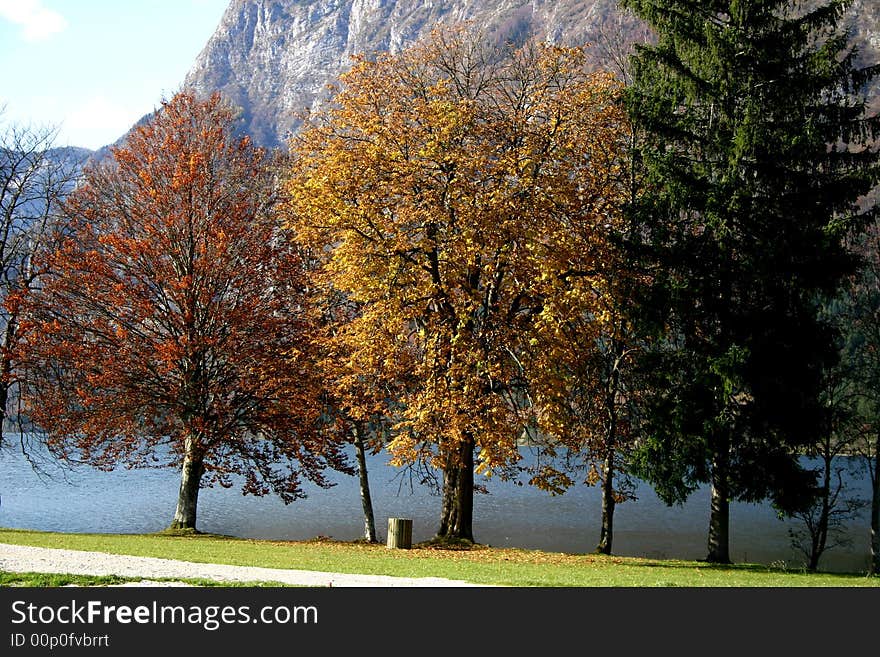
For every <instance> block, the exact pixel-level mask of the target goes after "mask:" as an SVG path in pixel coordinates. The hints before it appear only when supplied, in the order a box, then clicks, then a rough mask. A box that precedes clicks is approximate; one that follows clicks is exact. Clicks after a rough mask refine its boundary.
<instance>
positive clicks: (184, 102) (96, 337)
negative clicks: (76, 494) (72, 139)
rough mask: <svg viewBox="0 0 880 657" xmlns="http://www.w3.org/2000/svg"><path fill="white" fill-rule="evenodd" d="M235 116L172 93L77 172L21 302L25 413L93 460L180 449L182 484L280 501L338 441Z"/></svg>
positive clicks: (274, 224) (296, 293)
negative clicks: (326, 418) (78, 178)
mask: <svg viewBox="0 0 880 657" xmlns="http://www.w3.org/2000/svg"><path fill="white" fill-rule="evenodd" d="M233 128H234V114H233V113H232V111H231V110H230V109H229V108H227V107H226V106H225V105H224V104H223V103H222V102H221V100H220V98H219V96H217V95H214V96H212V97H210V98H208V99H205V100H200V99H198V98H197V97H195V95H194V94H191V93H179V94H177V95H176V96H174V97H173V98H172V99H171V100H169V101H167V102H165V103H163V105H162V108H161V110H160V111H159V112H158V114H157V115H156V116H155V117H154V118H153V120H152V121H151V122H150V123H148V124H146V125H144V126H142V127H139V128H137V129H135V130H134V132H133V133H132V134H131V135H129V137H128V138H127V141H126V143H125V144H124V145H123V146H121V147H120V148H117V149H115V150H114V152H113V159H112V161H111V162H108V163H103V164H99V165H95V166H90V167H89V168H88V169H87V170H86V172H85V176H84V180H83V181H82V184H81V185H80V186H79V188H78V189H77V190H76V191H75V193H73V195H72V196H71V198H70V199H69V201H68V203H67V205H66V212H67V215H68V218H69V226H68V227H67V229H66V230H67V234H66V235H65V238H64V239H63V241H62V242H61V245H60V247H59V248H57V249H55V250H51V251H48V252H46V253H44V254H43V256H42V257H43V259H44V260H45V261H46V263H47V269H48V270H49V271H50V272H52V273H51V275H49V276H47V277H46V278H45V280H44V282H43V285H42V287H41V289H40V290H38V291H37V292H36V293H34V294H33V295H31V297H30V298H29V299H28V301H27V303H28V310H27V312H28V328H29V335H30V338H31V339H30V342H29V345H28V353H27V362H28V364H29V366H30V367H31V368H32V370H33V372H34V373H35V376H34V379H33V385H32V387H31V388H30V390H29V391H28V392H29V401H30V409H29V412H30V414H31V415H32V417H33V418H34V420H35V421H36V422H37V423H38V424H39V425H40V426H42V427H43V428H45V430H46V431H47V432H48V441H49V445H50V447H51V448H52V449H54V450H57V451H58V452H60V453H62V454H65V455H69V456H74V457H78V458H81V459H83V460H85V461H88V462H90V463H92V464H94V465H97V466H100V467H105V468H108V469H109V468H113V467H115V466H117V465H119V464H120V463H126V464H127V465H129V466H153V465H166V464H167V465H178V464H180V463H181V461H183V462H184V463H186V462H191V463H193V464H195V466H194V470H193V471H194V472H195V473H197V475H198V476H197V477H196V486H197V485H198V483H199V481H201V483H202V484H204V485H206V484H210V483H212V482H218V483H220V484H222V485H230V484H231V483H232V479H231V477H232V475H235V474H240V475H243V476H244V478H245V482H244V489H245V491H246V492H250V493H255V494H263V493H266V492H269V491H270V490H271V491H274V492H277V493H278V494H279V495H280V496H281V497H282V499H284V500H285V501H291V500H293V499H295V498H297V497H299V496H301V494H302V492H301V488H300V476H301V474H302V473H305V475H307V476H308V477H310V478H312V479H315V480H316V481H318V482H319V483H322V482H323V478H322V475H321V470H322V468H323V467H324V466H325V465H326V464H327V463H328V462H336V461H337V456H338V455H337V454H336V451H335V448H334V447H333V446H332V445H325V444H323V443H322V442H320V441H319V439H318V438H317V437H316V435H315V434H314V433H313V432H312V430H311V427H312V426H313V423H314V420H315V418H316V415H317V413H318V411H319V409H318V406H317V404H316V402H315V399H316V394H315V388H316V385H317V383H316V382H317V379H316V377H315V373H314V370H313V367H312V365H311V362H310V358H311V357H310V352H309V340H310V337H311V335H312V332H313V329H312V324H311V320H310V318H309V316H308V313H307V312H306V311H305V309H304V308H303V306H302V303H301V300H302V295H303V285H304V282H303V281H304V278H303V267H302V262H301V260H300V259H299V256H298V254H297V253H296V252H295V251H294V250H292V249H291V248H290V246H289V244H288V243H287V241H286V240H284V239H282V238H281V237H280V226H279V222H278V217H277V205H278V204H277V202H278V197H277V193H276V186H275V180H274V175H273V170H272V166H271V164H272V163H271V162H270V161H269V160H267V158H266V156H265V155H264V154H263V153H262V152H261V151H260V150H259V149H256V148H254V147H253V146H252V145H251V144H250V142H249V141H248V140H247V139H246V138H245V139H239V138H237V137H235V136H234V133H233ZM164 446H167V448H165V447H164ZM296 462H298V464H299V466H300V467H298V468H297V467H295V463H296ZM202 473H204V478H202Z"/></svg>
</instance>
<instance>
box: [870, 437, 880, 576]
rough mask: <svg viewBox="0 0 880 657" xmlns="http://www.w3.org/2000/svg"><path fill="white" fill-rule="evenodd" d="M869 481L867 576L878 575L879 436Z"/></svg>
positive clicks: (879, 521)
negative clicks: (869, 550)
mask: <svg viewBox="0 0 880 657" xmlns="http://www.w3.org/2000/svg"><path fill="white" fill-rule="evenodd" d="M873 470H874V471H873V472H872V473H871V475H872V480H871V488H872V492H873V495H872V496H871V562H870V564H869V566H868V574H869V575H874V576H877V575H880V434H877V438H876V440H875V442H874V468H873Z"/></svg>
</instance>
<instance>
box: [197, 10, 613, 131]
mask: <svg viewBox="0 0 880 657" xmlns="http://www.w3.org/2000/svg"><path fill="white" fill-rule="evenodd" d="M615 7H616V0H530V1H523V0H232V2H231V3H230V5H229V8H228V9H227V10H226V13H225V15H224V16H223V18H222V21H221V23H220V25H219V27H218V29H217V31H216V33H215V34H214V36H213V37H212V38H211V40H210V41H209V42H208V44H207V45H206V46H205V48H204V50H203V51H202V53H201V54H200V55H199V57H198V59H197V61H196V62H195V65H194V66H193V68H192V70H191V71H190V72H189V74H188V75H187V77H186V80H185V82H184V86H185V87H187V88H192V89H196V90H198V91H212V90H219V91H221V92H222V93H223V94H224V95H226V96H227V97H228V98H229V99H230V100H231V101H232V102H233V103H235V104H237V105H239V106H240V107H241V108H242V110H243V113H244V120H245V129H246V130H247V131H248V132H249V134H250V135H251V136H252V137H253V138H254V139H255V141H257V142H258V143H260V144H263V145H266V146H275V145H279V144H282V143H283V142H284V139H285V136H286V135H287V134H288V132H289V131H292V130H295V129H296V127H297V125H298V123H299V121H298V119H297V116H298V115H299V114H300V113H301V112H302V111H303V110H304V109H305V108H308V107H311V106H313V104H314V102H315V100H316V99H318V98H320V97H322V96H323V95H324V94H325V92H326V86H327V84H328V83H331V82H333V81H335V79H336V78H337V76H338V75H339V74H340V73H341V72H342V71H343V70H345V69H346V68H347V67H348V66H350V64H351V59H350V58H351V56H352V55H354V54H359V53H370V52H376V51H383V50H391V51H396V50H399V49H400V48H402V47H404V46H406V45H407V44H408V43H410V42H412V41H413V40H415V39H417V38H419V37H420V36H422V35H425V34H427V33H428V32H429V31H430V30H431V29H432V28H434V27H436V26H437V25H439V24H443V23H447V24H449V23H455V22H460V21H473V22H474V23H475V24H477V25H480V26H482V28H483V29H485V30H486V33H487V34H488V35H489V36H491V37H493V38H513V39H517V38H521V37H523V36H525V35H527V34H536V35H539V36H541V37H544V38H547V39H549V40H552V41H554V42H556V43H566V44H575V43H584V42H587V41H590V40H592V39H593V38H594V36H595V34H596V31H597V29H599V27H600V26H601V25H603V24H605V23H606V22H607V21H609V20H613V19H614V15H615Z"/></svg>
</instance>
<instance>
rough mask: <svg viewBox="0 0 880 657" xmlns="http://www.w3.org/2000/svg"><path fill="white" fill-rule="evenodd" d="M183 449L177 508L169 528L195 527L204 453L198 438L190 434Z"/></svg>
mask: <svg viewBox="0 0 880 657" xmlns="http://www.w3.org/2000/svg"><path fill="white" fill-rule="evenodd" d="M185 450H186V453H185V455H184V457H183V467H182V468H181V474H180V491H179V492H178V495H177V509H176V510H175V511H174V520H172V522H171V529H195V528H196V510H197V507H198V503H199V484H200V483H201V481H202V472H204V462H203V460H204V454H203V453H202V451H201V446H200V444H199V441H198V439H197V438H194V437H191V436H187V437H186V443H185Z"/></svg>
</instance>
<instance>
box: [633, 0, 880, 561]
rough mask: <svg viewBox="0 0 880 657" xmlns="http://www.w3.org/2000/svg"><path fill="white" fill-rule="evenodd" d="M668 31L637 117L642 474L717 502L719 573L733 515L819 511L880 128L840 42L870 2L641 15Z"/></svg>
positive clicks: (785, 2)
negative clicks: (746, 507)
mask: <svg viewBox="0 0 880 657" xmlns="http://www.w3.org/2000/svg"><path fill="white" fill-rule="evenodd" d="M621 4H622V5H623V6H624V7H626V8H629V9H631V10H633V11H634V12H635V14H636V15H638V16H639V17H641V18H642V19H644V20H645V21H647V22H648V23H649V25H650V26H651V27H652V28H653V29H654V31H655V34H656V42H655V43H654V44H652V45H649V46H644V47H641V48H639V50H638V51H637V53H636V55H635V56H634V59H633V84H632V86H631V87H630V88H629V90H628V96H627V103H628V107H629V111H630V115H631V117H632V120H633V122H634V124H635V126H636V127H637V129H639V131H640V132H641V134H643V135H644V140H643V142H642V144H641V146H640V148H639V156H640V160H641V162H642V164H643V166H644V168H645V174H646V180H647V183H646V188H645V190H644V193H643V194H642V196H641V198H640V200H639V202H637V203H636V204H635V206H634V207H633V208H632V216H633V219H634V221H635V225H637V226H638V230H637V231H636V235H637V236H638V238H637V239H635V240H634V242H633V244H632V245H631V246H632V247H633V249H634V251H633V252H634V254H636V261H637V262H639V263H640V264H641V265H642V266H643V267H644V268H645V273H646V274H648V275H649V276H650V280H651V284H650V285H649V286H647V288H646V294H645V297H644V299H643V300H642V303H641V304H639V313H640V319H641V320H642V321H643V322H644V323H643V326H647V327H650V329H651V332H650V333H649V334H648V339H649V340H650V348H649V349H648V350H647V351H646V360H645V363H644V364H645V365H646V372H648V373H649V374H650V385H649V386H648V390H647V392H648V394H646V395H645V401H646V403H645V406H644V411H645V417H644V420H645V422H644V426H643V434H642V435H643V442H642V447H641V450H640V459H639V465H638V474H639V475H640V476H642V477H644V478H645V479H647V480H648V481H650V482H651V483H652V484H653V485H654V487H655V489H656V490H657V492H658V494H659V495H660V496H661V498H663V499H664V500H665V501H667V502H668V503H674V502H682V501H684V500H685V499H686V498H687V496H688V495H689V494H690V493H691V492H692V491H693V490H695V489H696V488H697V487H699V486H700V485H701V484H704V483H706V484H711V489H712V500H711V512H710V522H709V537H708V556H707V559H708V560H709V561H713V562H721V563H726V562H729V561H730V551H729V504H730V502H731V501H732V500H742V501H759V500H763V499H768V498H769V499H771V500H772V501H773V502H774V503H775V504H776V505H777V506H778V508H780V509H781V510H783V511H787V512H791V511H793V510H796V509H797V508H798V507H799V506H801V505H802V504H803V503H804V501H805V500H806V499H808V498H809V495H810V492H811V488H812V477H811V476H810V473H809V472H807V471H805V470H804V469H802V468H801V466H800V462H799V459H798V457H797V455H798V453H799V451H800V449H801V448H802V447H803V446H804V445H805V444H808V443H809V442H810V441H811V440H813V439H814V438H815V437H816V435H817V432H818V431H819V430H820V428H821V427H822V426H823V422H822V417H821V416H822V408H821V404H820V403H819V398H820V385H821V373H822V371H823V369H824V368H825V367H827V366H829V365H830V364H831V363H832V362H833V360H834V358H835V350H834V346H833V345H834V340H833V335H832V329H831V327H829V326H828V325H826V324H825V323H823V321H822V319H821V318H820V314H819V307H820V304H821V303H822V301H823V299H824V298H825V297H826V296H827V295H829V294H831V293H833V292H834V290H835V289H836V288H837V287H838V285H839V283H840V282H841V280H842V278H843V277H844V276H846V275H847V274H849V273H850V272H851V271H853V268H854V267H855V265H856V263H855V261H854V259H853V258H851V257H850V255H849V254H848V253H847V251H846V248H845V245H844V237H845V236H846V234H847V233H848V231H851V230H853V229H854V228H855V229H857V228H858V225H859V224H860V222H866V221H867V220H868V218H869V214H870V213H867V212H864V211H860V210H859V209H858V206H857V201H858V200H859V198H860V197H861V196H862V195H864V194H866V193H867V192H868V191H869V190H870V189H871V187H872V186H873V184H875V182H876V177H877V162H878V158H877V154H876V152H875V151H873V150H871V149H870V148H868V147H867V146H868V144H869V143H870V140H871V138H872V136H873V129H874V128H875V125H876V121H875V120H874V119H871V118H869V117H868V116H867V111H866V105H865V102H864V100H863V90H864V89H865V86H866V84H867V82H868V81H869V80H870V79H871V78H872V77H873V76H874V75H875V73H876V70H875V68H873V67H871V68H859V66H858V64H857V59H856V57H857V53H856V52H855V51H854V50H853V49H852V48H850V47H849V45H848V40H847V35H846V34H845V33H843V32H842V31H841V30H840V29H839V26H840V25H841V21H842V19H843V17H844V15H845V12H846V11H847V10H848V9H849V6H850V5H851V2H850V0H824V1H823V2H821V3H819V2H800V1H798V0H621Z"/></svg>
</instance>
